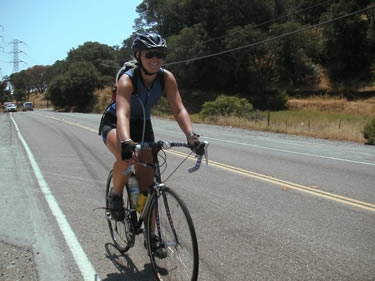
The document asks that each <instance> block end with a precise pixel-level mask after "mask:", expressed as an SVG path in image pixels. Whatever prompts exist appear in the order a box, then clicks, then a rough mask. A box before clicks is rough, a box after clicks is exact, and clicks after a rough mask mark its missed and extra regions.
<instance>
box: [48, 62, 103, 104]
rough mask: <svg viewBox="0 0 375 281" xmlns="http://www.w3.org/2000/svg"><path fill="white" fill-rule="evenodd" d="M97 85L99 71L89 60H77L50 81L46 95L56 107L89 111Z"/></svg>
mask: <svg viewBox="0 0 375 281" xmlns="http://www.w3.org/2000/svg"><path fill="white" fill-rule="evenodd" d="M99 86H100V80H99V73H98V71H97V70H96V68H95V66H94V65H93V64H92V63H90V62H82V61H77V62H73V63H71V64H70V65H69V66H68V69H67V71H66V72H64V73H63V74H61V75H59V76H57V77H56V78H55V79H53V80H52V81H51V83H50V85H49V89H48V96H49V99H50V100H51V102H52V103H53V104H54V105H55V106H57V107H60V108H66V109H70V108H73V109H74V110H76V111H90V106H92V101H93V98H94V91H95V89H97V88H98V87H99Z"/></svg>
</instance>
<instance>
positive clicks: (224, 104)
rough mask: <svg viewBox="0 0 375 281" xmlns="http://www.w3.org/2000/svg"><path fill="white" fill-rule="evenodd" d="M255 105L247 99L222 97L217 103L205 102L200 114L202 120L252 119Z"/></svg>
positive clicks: (218, 98) (217, 99) (219, 97)
mask: <svg viewBox="0 0 375 281" xmlns="http://www.w3.org/2000/svg"><path fill="white" fill-rule="evenodd" d="M253 109H254V108H253V105H252V104H251V103H249V102H248V101H247V100H246V99H245V98H238V97H231V96H225V95H220V96H218V97H217V98H216V100H215V101H208V102H205V103H204V104H203V106H202V110H201V112H200V113H199V115H200V117H201V118H202V119H204V118H206V117H208V116H235V117H241V118H246V119H252V112H253Z"/></svg>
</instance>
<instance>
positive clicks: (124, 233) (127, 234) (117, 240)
mask: <svg viewBox="0 0 375 281" xmlns="http://www.w3.org/2000/svg"><path fill="white" fill-rule="evenodd" d="M112 179H113V171H112V170H111V171H110V172H109V175H108V178H107V185H106V191H105V204H106V205H105V206H106V218H107V221H108V227H109V232H110V234H111V238H112V241H113V243H114V245H115V247H116V248H117V249H118V250H119V251H120V252H121V253H125V252H126V251H128V250H129V248H130V247H132V246H133V245H134V241H135V235H134V232H132V231H131V229H130V228H131V225H130V224H131V222H130V220H129V218H130V212H129V209H130V204H129V198H128V193H127V192H126V190H124V204H125V206H124V208H125V219H124V220H123V221H116V220H114V219H112V217H111V213H110V212H109V195H110V194H111V191H112V189H113V180H112Z"/></svg>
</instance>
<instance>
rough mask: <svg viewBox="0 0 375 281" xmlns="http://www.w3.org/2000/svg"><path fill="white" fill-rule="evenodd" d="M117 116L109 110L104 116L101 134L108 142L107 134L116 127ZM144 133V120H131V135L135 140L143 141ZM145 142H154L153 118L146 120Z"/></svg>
mask: <svg viewBox="0 0 375 281" xmlns="http://www.w3.org/2000/svg"><path fill="white" fill-rule="evenodd" d="M116 123H117V118H116V116H113V115H112V114H111V113H109V112H107V113H105V114H104V116H103V120H102V123H101V131H100V132H101V135H102V139H103V142H104V143H106V142H107V136H108V134H109V132H110V131H111V130H112V129H115V128H116ZM142 134H143V120H130V137H131V139H132V140H133V141H134V142H141V141H142ZM143 141H145V142H154V141H155V136H154V130H153V128H152V123H151V120H146V129H145V138H144V140H143Z"/></svg>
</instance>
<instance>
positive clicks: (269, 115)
mask: <svg viewBox="0 0 375 281" xmlns="http://www.w3.org/2000/svg"><path fill="white" fill-rule="evenodd" d="M270 119H271V112H270V111H268V114H267V128H269V127H270Z"/></svg>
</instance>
